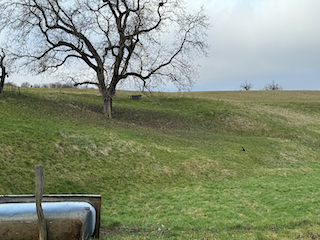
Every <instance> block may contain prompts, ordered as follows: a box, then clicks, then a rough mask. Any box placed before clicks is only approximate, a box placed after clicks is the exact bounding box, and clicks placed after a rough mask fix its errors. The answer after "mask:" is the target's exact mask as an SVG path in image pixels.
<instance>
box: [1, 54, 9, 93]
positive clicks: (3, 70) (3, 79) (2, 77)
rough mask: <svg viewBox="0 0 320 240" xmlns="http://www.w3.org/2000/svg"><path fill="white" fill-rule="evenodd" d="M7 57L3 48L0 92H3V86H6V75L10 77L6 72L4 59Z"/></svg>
mask: <svg viewBox="0 0 320 240" xmlns="http://www.w3.org/2000/svg"><path fill="white" fill-rule="evenodd" d="M5 57H6V54H5V51H4V50H3V48H1V53H0V68H1V76H0V93H2V90H3V86H4V81H5V79H6V77H8V76H9V75H8V73H7V72H6V67H5V64H4V59H5Z"/></svg>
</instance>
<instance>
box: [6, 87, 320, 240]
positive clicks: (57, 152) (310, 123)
mask: <svg viewBox="0 0 320 240" xmlns="http://www.w3.org/2000/svg"><path fill="white" fill-rule="evenodd" d="M97 94H98V91H97V90H75V89H71V90H68V89H62V91H61V92H60V90H59V89H21V94H20V95H19V94H17V93H13V92H4V93H3V94H2V95H1V96H0V195H1V194H33V193H34V165H36V164H42V165H43V168H44V175H45V193H83V194H84V193H92V194H101V195H102V220H101V224H102V228H101V235H102V239H320V191H319V188H320V161H319V160H320V92H316V91H314V92H312V91H295V92H289V91H248V92H245V91H237V92H191V93H157V94H153V95H150V96H146V95H143V98H142V99H141V100H130V99H129V98H128V97H127V95H128V94H130V93H129V92H124V91H119V92H117V95H116V97H115V98H114V101H113V104H114V118H113V119H108V118H106V117H105V116H104V115H102V99H101V97H98V96H97ZM242 147H244V148H245V149H246V151H242Z"/></svg>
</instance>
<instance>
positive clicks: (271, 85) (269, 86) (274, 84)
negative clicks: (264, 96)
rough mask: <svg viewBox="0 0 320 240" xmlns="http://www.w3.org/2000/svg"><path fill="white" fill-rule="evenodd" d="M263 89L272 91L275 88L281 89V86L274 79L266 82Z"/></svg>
mask: <svg viewBox="0 0 320 240" xmlns="http://www.w3.org/2000/svg"><path fill="white" fill-rule="evenodd" d="M264 90H267V91H268V90H272V91H275V90H282V87H281V86H280V85H279V84H278V83H276V82H275V81H272V83H271V84H267V85H266V86H265V87H264Z"/></svg>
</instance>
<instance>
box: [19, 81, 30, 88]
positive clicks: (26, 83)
mask: <svg viewBox="0 0 320 240" xmlns="http://www.w3.org/2000/svg"><path fill="white" fill-rule="evenodd" d="M30 86H31V84H30V83H28V82H23V83H21V87H25V88H29V87H30Z"/></svg>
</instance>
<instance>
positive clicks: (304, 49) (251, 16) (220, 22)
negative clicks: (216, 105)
mask: <svg viewBox="0 0 320 240" xmlns="http://www.w3.org/2000/svg"><path fill="white" fill-rule="evenodd" d="M188 1H189V6H190V7H191V8H193V7H199V6H201V5H203V6H204V8H205V9H206V11H207V13H208V15H209V16H210V22H211V25H212V28H211V30H210V33H209V44H210V46H211V49H210V52H209V57H208V58H203V59H200V60H199V63H200V64H201V68H200V81H199V82H198V84H197V85H196V87H195V89H194V90H201V91H203V90H239V89H240V85H241V84H242V83H244V82H245V81H247V82H248V83H252V84H253V88H254V89H255V90H260V89H263V87H264V86H265V85H266V84H267V83H271V82H272V81H275V82H277V83H278V84H279V85H281V86H282V87H283V89H284V90H320V1H319V0H197V1H194V0H188Z"/></svg>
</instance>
